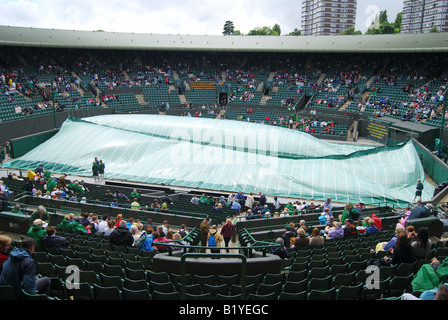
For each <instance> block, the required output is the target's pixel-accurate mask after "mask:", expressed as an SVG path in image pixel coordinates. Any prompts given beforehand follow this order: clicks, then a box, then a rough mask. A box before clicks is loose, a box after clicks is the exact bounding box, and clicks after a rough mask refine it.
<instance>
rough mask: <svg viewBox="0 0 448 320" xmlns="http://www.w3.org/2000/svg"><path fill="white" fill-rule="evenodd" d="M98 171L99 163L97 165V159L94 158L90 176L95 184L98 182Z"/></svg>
mask: <svg viewBox="0 0 448 320" xmlns="http://www.w3.org/2000/svg"><path fill="white" fill-rule="evenodd" d="M99 171H100V163H99V161H98V159H97V158H95V160H94V161H93V164H92V176H93V179H94V180H95V183H96V182H98V181H99V177H98V175H99Z"/></svg>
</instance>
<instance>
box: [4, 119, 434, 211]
mask: <svg viewBox="0 0 448 320" xmlns="http://www.w3.org/2000/svg"><path fill="white" fill-rule="evenodd" d="M95 157H98V159H101V160H103V162H104V163H105V164H106V170H105V176H106V178H108V179H117V180H127V181H135V182H141V183H150V184H158V185H167V186H172V187H176V186H177V187H186V188H191V189H194V188H199V189H206V190H216V191H223V192H228V193H231V192H232V193H234V192H238V191H240V190H241V191H243V192H245V193H249V192H254V193H258V192H259V191H261V192H263V193H265V194H266V195H270V196H279V197H288V198H297V199H313V200H316V201H318V200H325V199H326V198H328V197H331V198H332V199H333V201H334V202H353V203H357V202H364V203H366V204H369V203H379V202H389V203H394V204H398V205H404V204H407V203H409V202H410V201H412V200H413V198H414V194H415V185H416V182H417V179H421V180H422V182H423V184H424V190H423V200H429V199H431V196H432V194H433V192H434V187H432V186H431V185H430V184H429V183H428V182H427V181H426V180H425V174H424V170H423V167H422V165H421V162H420V159H419V157H418V154H417V152H416V150H415V148H414V145H413V144H412V142H411V141H409V142H406V143H403V144H401V145H398V146H396V147H373V146H362V145H353V144H341V143H330V142H326V141H323V140H319V139H317V138H314V137H313V136H312V135H310V134H308V133H304V132H300V131H297V130H292V129H287V128H282V127H276V126H271V125H265V124H256V123H249V122H244V121H235V120H224V119H207V118H196V117H179V116H163V115H142V114H129V115H104V116H95V117H90V118H84V119H75V118H68V119H67V120H66V121H65V122H64V124H63V125H62V127H61V129H60V131H59V132H58V133H57V134H56V135H55V136H54V137H52V138H51V139H49V140H48V141H46V142H45V143H42V144H41V145H39V146H38V147H36V148H35V149H33V150H31V151H30V152H28V153H27V154H25V155H24V156H22V157H20V158H18V159H15V160H13V161H11V162H10V163H7V164H5V167H10V168H17V169H26V170H30V169H31V170H34V169H35V168H37V166H38V165H40V164H42V165H43V166H44V169H46V170H50V171H52V172H55V173H66V174H68V175H78V176H86V177H90V176H92V169H91V168H92V162H93V160H94V158H95Z"/></svg>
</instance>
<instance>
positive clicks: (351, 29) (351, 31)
mask: <svg viewBox="0 0 448 320" xmlns="http://www.w3.org/2000/svg"><path fill="white" fill-rule="evenodd" d="M341 34H342V35H359V34H362V32H361V31H359V30H356V31H355V27H349V28H347V29H345V30H344V31H342V33H341Z"/></svg>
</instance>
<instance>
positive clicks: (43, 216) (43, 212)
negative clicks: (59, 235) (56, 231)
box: [30, 205, 50, 223]
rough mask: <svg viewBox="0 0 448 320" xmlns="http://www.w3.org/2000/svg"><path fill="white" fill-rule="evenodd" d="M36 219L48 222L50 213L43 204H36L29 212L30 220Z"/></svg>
mask: <svg viewBox="0 0 448 320" xmlns="http://www.w3.org/2000/svg"><path fill="white" fill-rule="evenodd" d="M36 219H40V220H42V221H45V222H46V223H48V222H50V215H49V214H48V212H47V209H45V207H44V206H42V205H40V206H38V207H37V209H36V210H35V211H34V212H33V213H32V214H31V216H30V220H31V221H34V220H36Z"/></svg>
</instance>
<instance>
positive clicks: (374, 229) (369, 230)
mask: <svg viewBox="0 0 448 320" xmlns="http://www.w3.org/2000/svg"><path fill="white" fill-rule="evenodd" d="M379 231H380V230H378V228H377V227H376V226H375V221H374V220H373V219H369V226H368V227H367V228H366V234H367V235H369V234H374V233H378V232H379Z"/></svg>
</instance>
